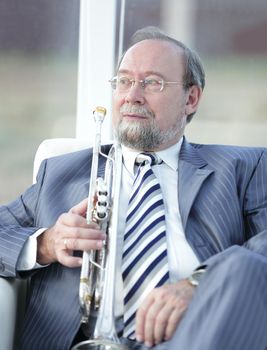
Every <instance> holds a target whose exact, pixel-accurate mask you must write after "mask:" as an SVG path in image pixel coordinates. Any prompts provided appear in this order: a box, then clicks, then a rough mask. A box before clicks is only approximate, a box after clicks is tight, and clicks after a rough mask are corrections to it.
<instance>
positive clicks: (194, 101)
mask: <svg viewBox="0 0 267 350" xmlns="http://www.w3.org/2000/svg"><path fill="white" fill-rule="evenodd" d="M201 95H202V89H201V87H200V86H197V85H193V86H190V88H189V89H188V91H187V92H186V98H187V100H186V106H185V113H186V115H190V114H192V113H195V112H196V111H197V108H198V104H199V101H200V98H201Z"/></svg>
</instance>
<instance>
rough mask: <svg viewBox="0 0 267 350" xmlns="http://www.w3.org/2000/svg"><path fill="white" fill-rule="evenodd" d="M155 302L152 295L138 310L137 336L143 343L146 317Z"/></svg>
mask: <svg viewBox="0 0 267 350" xmlns="http://www.w3.org/2000/svg"><path fill="white" fill-rule="evenodd" d="M153 302H154V297H153V296H152V295H151V294H149V295H148V297H147V298H146V299H145V300H144V301H143V302H142V304H141V306H140V307H139V309H138V310H137V313H136V317H135V335H136V339H137V341H139V342H143V341H144V339H145V323H146V315H147V312H148V310H149V308H150V307H151V305H152V304H153Z"/></svg>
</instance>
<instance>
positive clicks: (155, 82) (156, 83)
mask: <svg viewBox="0 0 267 350" xmlns="http://www.w3.org/2000/svg"><path fill="white" fill-rule="evenodd" d="M145 85H146V86H151V87H153V86H154V87H157V86H159V85H161V81H160V80H157V79H153V78H148V79H145Z"/></svg>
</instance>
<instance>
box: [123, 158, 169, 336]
mask: <svg viewBox="0 0 267 350" xmlns="http://www.w3.org/2000/svg"><path fill="white" fill-rule="evenodd" d="M155 157H156V156H153V155H151V154H149V155H148V154H141V155H139V156H138V157H137V161H139V164H140V161H141V164H140V166H139V168H138V171H137V174H136V177H135V180H134V183H133V189H132V195H131V197H130V201H129V208H128V212H127V218H126V230H125V235H124V245H123V255H122V278H123V284H124V331H123V335H124V337H128V338H131V339H135V314H136V311H137V309H138V308H139V306H140V304H141V302H142V300H144V298H145V297H146V296H147V295H148V293H149V292H150V291H152V290H153V289H154V288H155V287H159V286H161V285H162V284H164V283H166V282H167V281H168V279H169V270H168V261H167V242H166V227H165V213H164V205H163V197H162V193H161V189H160V185H159V182H158V180H157V178H156V177H155V175H154V173H153V171H152V168H151V165H154V164H155V161H156V158H155ZM140 158H141V159H140Z"/></svg>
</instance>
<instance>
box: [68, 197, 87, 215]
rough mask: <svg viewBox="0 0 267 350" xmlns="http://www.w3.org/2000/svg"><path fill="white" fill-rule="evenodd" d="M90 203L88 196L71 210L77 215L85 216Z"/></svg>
mask: <svg viewBox="0 0 267 350" xmlns="http://www.w3.org/2000/svg"><path fill="white" fill-rule="evenodd" d="M87 205H88V198H85V199H83V200H82V201H81V202H80V203H78V204H76V205H75V206H74V207H72V208H71V209H70V210H69V212H70V213H73V214H77V215H81V216H84V217H85V214H86V211H87Z"/></svg>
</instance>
